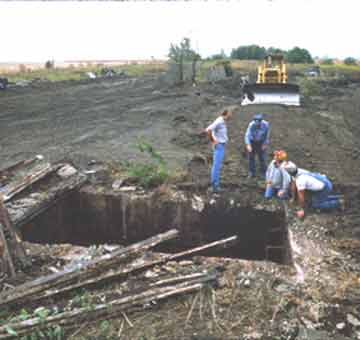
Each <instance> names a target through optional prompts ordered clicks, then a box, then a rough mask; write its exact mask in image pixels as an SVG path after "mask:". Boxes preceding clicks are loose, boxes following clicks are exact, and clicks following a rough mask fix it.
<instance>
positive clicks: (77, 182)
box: [13, 175, 88, 229]
mask: <svg viewBox="0 0 360 340" xmlns="http://www.w3.org/2000/svg"><path fill="white" fill-rule="evenodd" d="M87 180H88V179H87V177H86V176H81V175H79V176H72V177H70V178H68V179H66V180H62V181H61V182H60V183H59V184H58V185H56V186H54V187H51V188H49V190H47V191H46V195H44V196H45V198H44V199H43V200H41V202H40V203H39V204H36V205H33V206H30V207H29V208H27V209H26V210H24V211H23V212H22V213H20V214H19V213H18V212H17V213H16V214H14V216H13V221H14V224H15V226H16V227H17V228H18V229H21V228H22V227H23V226H24V225H26V224H27V223H28V222H30V221H32V220H33V219H34V218H35V217H36V216H39V215H40V214H42V213H43V212H44V211H46V210H48V209H49V208H51V207H52V206H54V205H55V204H57V203H58V202H59V201H60V200H63V199H65V198H66V197H67V196H68V195H70V194H72V193H73V192H74V191H76V190H78V189H79V188H81V187H82V186H83V185H84V184H85V183H86V182H87Z"/></svg>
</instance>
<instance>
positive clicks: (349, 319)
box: [346, 314, 360, 327]
mask: <svg viewBox="0 0 360 340" xmlns="http://www.w3.org/2000/svg"><path fill="white" fill-rule="evenodd" d="M346 320H347V322H348V323H350V324H352V325H353V326H354V327H359V326H360V321H359V320H358V319H357V318H355V316H353V315H351V314H348V315H346Z"/></svg>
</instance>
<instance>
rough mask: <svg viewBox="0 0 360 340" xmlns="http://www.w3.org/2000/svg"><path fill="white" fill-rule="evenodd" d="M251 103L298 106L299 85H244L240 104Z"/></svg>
mask: <svg viewBox="0 0 360 340" xmlns="http://www.w3.org/2000/svg"><path fill="white" fill-rule="evenodd" d="M249 94H250V95H249ZM251 104H281V105H288V106H300V93H299V86H298V85H295V84H252V85H245V87H244V99H243V101H242V103H241V105H251Z"/></svg>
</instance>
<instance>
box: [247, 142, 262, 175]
mask: <svg viewBox="0 0 360 340" xmlns="http://www.w3.org/2000/svg"><path fill="white" fill-rule="evenodd" d="M262 146H263V143H258V142H251V147H252V152H249V153H248V160H249V175H250V176H255V156H256V155H257V156H258V158H259V162H260V171H261V175H262V176H265V174H266V151H265V150H263V149H262Z"/></svg>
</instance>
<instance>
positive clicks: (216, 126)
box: [205, 109, 232, 193]
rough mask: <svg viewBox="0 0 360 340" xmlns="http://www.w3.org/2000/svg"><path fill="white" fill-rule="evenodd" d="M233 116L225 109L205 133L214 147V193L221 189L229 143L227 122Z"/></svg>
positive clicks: (212, 180)
mask: <svg viewBox="0 0 360 340" xmlns="http://www.w3.org/2000/svg"><path fill="white" fill-rule="evenodd" d="M231 116H232V111H231V110H229V109H225V110H224V111H223V112H222V113H221V114H220V116H219V117H217V118H216V119H215V120H214V122H213V123H212V124H210V125H209V126H208V127H207V128H206V130H205V132H206V133H207V135H208V137H209V139H210V141H211V144H212V146H213V164H212V168H211V186H212V191H213V193H217V192H218V191H219V189H220V170H221V165H222V161H223V159H224V155H225V144H226V143H227V142H228V133H227V126H226V122H227V120H228V119H229V118H230V117H231Z"/></svg>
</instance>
